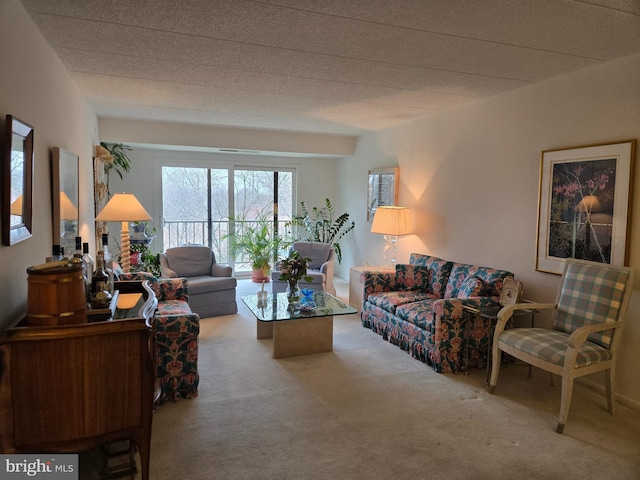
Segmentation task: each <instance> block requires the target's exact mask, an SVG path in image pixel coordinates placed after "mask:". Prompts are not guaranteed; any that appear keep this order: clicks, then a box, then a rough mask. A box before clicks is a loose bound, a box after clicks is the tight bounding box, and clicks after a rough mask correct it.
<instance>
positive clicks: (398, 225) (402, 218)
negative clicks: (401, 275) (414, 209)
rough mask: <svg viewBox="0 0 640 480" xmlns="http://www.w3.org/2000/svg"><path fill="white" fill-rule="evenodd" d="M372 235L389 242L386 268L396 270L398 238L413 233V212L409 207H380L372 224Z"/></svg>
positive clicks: (386, 250) (386, 249)
mask: <svg viewBox="0 0 640 480" xmlns="http://www.w3.org/2000/svg"><path fill="white" fill-rule="evenodd" d="M371 233H380V234H382V235H384V239H385V240H386V241H387V244H386V245H385V247H384V251H383V257H384V261H385V264H384V266H385V268H394V266H395V263H396V255H397V254H398V247H396V241H397V240H398V236H399V235H407V234H408V233H411V212H410V211H409V209H408V208H407V207H392V206H384V207H378V208H377V209H376V213H375V215H374V217H373V223H372V224H371Z"/></svg>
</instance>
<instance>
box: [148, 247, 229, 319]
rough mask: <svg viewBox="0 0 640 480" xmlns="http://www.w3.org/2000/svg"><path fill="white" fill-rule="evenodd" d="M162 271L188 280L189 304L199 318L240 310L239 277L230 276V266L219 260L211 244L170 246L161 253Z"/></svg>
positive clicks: (164, 273) (171, 276) (170, 276)
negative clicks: (238, 301) (237, 300)
mask: <svg viewBox="0 0 640 480" xmlns="http://www.w3.org/2000/svg"><path fill="white" fill-rule="evenodd" d="M160 271H161V273H162V277H163V278H178V277H184V278H187V279H188V280H189V306H190V307H191V310H193V312H194V313H197V314H198V315H200V318H206V317H214V316H217V315H228V314H231V313H236V312H237V311H238V305H237V304H236V286H237V280H236V279H235V278H234V277H232V276H231V273H232V270H231V267H229V266H228V265H221V264H219V263H217V262H216V257H215V255H214V253H213V252H212V251H211V249H210V248H209V247H205V246H200V245H198V246H195V245H194V246H185V247H175V248H168V249H167V251H166V252H164V253H161V254H160Z"/></svg>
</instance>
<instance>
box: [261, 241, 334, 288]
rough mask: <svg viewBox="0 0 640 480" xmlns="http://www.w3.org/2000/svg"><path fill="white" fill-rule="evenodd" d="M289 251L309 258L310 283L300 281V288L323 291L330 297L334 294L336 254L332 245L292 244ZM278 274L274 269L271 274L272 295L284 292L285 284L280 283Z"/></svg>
mask: <svg viewBox="0 0 640 480" xmlns="http://www.w3.org/2000/svg"><path fill="white" fill-rule="evenodd" d="M290 250H291V251H294V252H298V253H299V254H300V256H302V257H304V258H310V259H311V261H310V262H309V268H308V269H307V275H308V276H310V277H311V278H312V280H311V282H310V283H309V282H306V281H305V280H301V281H300V283H299V285H300V288H312V289H313V290H317V291H322V290H324V291H325V292H327V293H330V294H331V295H335V294H336V287H335V286H334V284H333V272H334V264H335V258H336V252H335V249H334V248H333V246H332V245H330V244H328V243H322V242H294V243H293V245H291V248H290ZM278 278H280V272H279V271H278V269H277V268H276V270H275V271H273V272H271V280H272V281H273V293H279V292H284V291H285V290H286V288H287V282H281V281H280V280H278Z"/></svg>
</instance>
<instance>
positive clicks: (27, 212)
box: [2, 115, 34, 246]
mask: <svg viewBox="0 0 640 480" xmlns="http://www.w3.org/2000/svg"><path fill="white" fill-rule="evenodd" d="M14 135H17V136H19V137H21V138H22V139H23V143H22V154H23V160H24V166H23V176H24V178H23V181H22V198H23V201H22V222H21V223H20V224H18V225H14V226H11V187H12V185H11V152H12V150H13V149H12V142H13V137H14ZM33 136H34V135H33V127H32V126H31V125H29V124H28V123H25V122H23V121H21V120H18V119H17V118H16V117H14V116H12V115H7V117H6V122H5V126H4V142H3V165H2V191H3V193H2V243H3V244H4V245H6V246H10V245H14V244H16V243H18V242H21V241H23V240H26V239H27V238H30V237H31V235H32V234H33V230H32V225H33V224H32V222H33V159H34V153H33Z"/></svg>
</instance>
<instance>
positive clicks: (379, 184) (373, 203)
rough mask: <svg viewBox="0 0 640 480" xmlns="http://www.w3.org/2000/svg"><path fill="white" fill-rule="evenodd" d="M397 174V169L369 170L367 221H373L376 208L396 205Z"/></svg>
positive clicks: (398, 171) (398, 183)
mask: <svg viewBox="0 0 640 480" xmlns="http://www.w3.org/2000/svg"><path fill="white" fill-rule="evenodd" d="M399 174H400V168H399V167H385V168H373V169H371V170H369V181H368V187H367V221H369V222H372V221H373V216H374V215H375V213H376V209H377V208H378V207H380V206H383V205H385V206H387V205H398V187H399V185H400V175H399ZM383 187H386V188H383Z"/></svg>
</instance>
